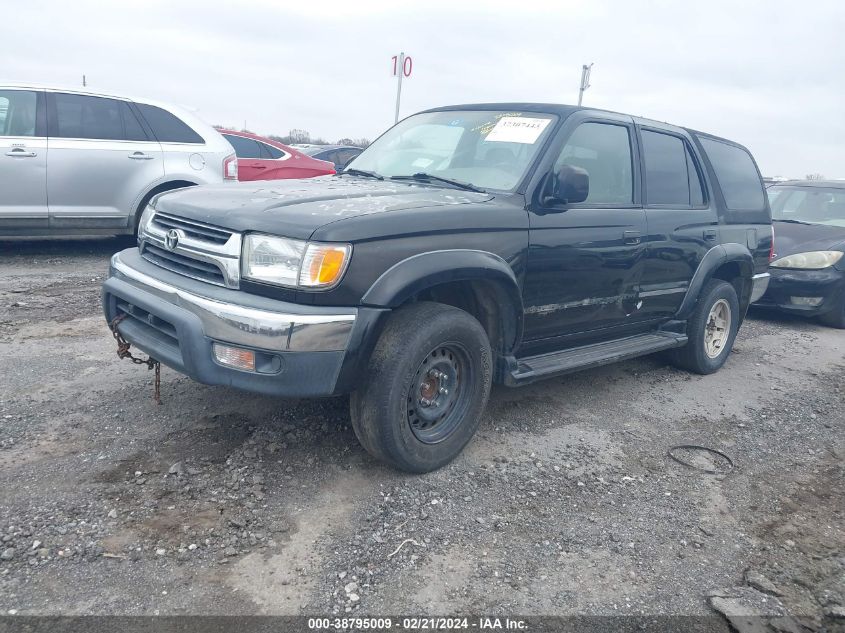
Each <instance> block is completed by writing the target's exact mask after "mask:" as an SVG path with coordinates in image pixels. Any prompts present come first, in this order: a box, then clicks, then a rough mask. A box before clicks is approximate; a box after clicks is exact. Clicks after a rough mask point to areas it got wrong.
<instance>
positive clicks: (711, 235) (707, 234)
mask: <svg viewBox="0 0 845 633" xmlns="http://www.w3.org/2000/svg"><path fill="white" fill-rule="evenodd" d="M704 239H705V240H715V239H716V229H704Z"/></svg>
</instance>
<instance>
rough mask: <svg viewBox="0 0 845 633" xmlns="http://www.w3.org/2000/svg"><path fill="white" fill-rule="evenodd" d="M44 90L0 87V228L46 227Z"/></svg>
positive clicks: (11, 229)
mask: <svg viewBox="0 0 845 633" xmlns="http://www.w3.org/2000/svg"><path fill="white" fill-rule="evenodd" d="M43 99H44V93H43V92H39V91H35V90H8V89H3V90H0V231H3V230H8V231H11V232H13V231H15V230H16V229H31V228H47V132H46V130H45V129H44V128H45V127H46V125H45V121H44V116H43V112H44V104H43Z"/></svg>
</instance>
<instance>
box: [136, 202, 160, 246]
mask: <svg viewBox="0 0 845 633" xmlns="http://www.w3.org/2000/svg"><path fill="white" fill-rule="evenodd" d="M155 212H156V210H155V209H153V207H152V205H149V204H148V205H147V206H146V207H145V208H144V212H143V213H142V214H141V217H140V219H139V220H138V241H139V242H140V241H141V237H142V236H143V235H144V233H145V232H146V229H147V225H149V223H150V222H152V221H153V216H154V215H155Z"/></svg>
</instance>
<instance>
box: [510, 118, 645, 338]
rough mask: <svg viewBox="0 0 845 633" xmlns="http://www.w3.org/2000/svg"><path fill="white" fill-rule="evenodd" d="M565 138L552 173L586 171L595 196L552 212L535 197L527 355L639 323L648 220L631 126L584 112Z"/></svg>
mask: <svg viewBox="0 0 845 633" xmlns="http://www.w3.org/2000/svg"><path fill="white" fill-rule="evenodd" d="M560 136H561V137H562V140H561V143H562V146H561V145H558V146H557V149H554V146H553V147H552V149H551V153H552V154H553V156H554V161H553V163H552V164H551V165H550V166H549V172H550V173H554V172H555V171H556V169H557V168H558V167H559V166H560V165H563V164H567V165H572V166H575V167H580V168H582V169H584V170H586V171H587V173H588V175H589V178H590V182H589V196H588V198H587V200H586V201H584V202H580V203H576V204H568V205H565V206H563V207H549V208H546V207H545V206H544V205H543V202H542V199H543V198H544V196H542V195H540V196H536V195H535V198H536V200H535V202H534V203H533V204H535V205H536V207H535V208H532V209H531V210H532V213H531V214H530V215H529V219H530V234H529V242H530V243H529V255H528V267H527V271H526V275H525V284H524V291H523V301H524V304H525V339H526V343H527V344H526V345H524V348H523V349H524V351H525V352H526V353H531V352H532V351H533V352H537V351H540V350H539V349H538V348H540V347H547V348H549V349H553V348H556V347H567V346H570V345H575V344H584V343H589V342H592V341H597V340H602V339H604V338H611V337H613V336H617V335H618V334H617V333H616V332H618V331H619V330H622V329H625V327H626V326H628V325H630V324H631V323H632V321H633V320H635V319H636V316H637V315H636V313H637V300H636V294H635V290H636V287H637V284H638V283H639V279H640V276H641V274H642V261H643V252H644V246H643V240H642V238H643V236H644V235H645V232H646V221H645V212H644V211H643V209H642V206H641V204H640V202H639V184H638V183H639V163H638V161H637V159H636V137H635V133H634V127H633V122H632V119H631V118H630V117H625V116H622V115H618V116H616V115H610V114H608V115H603V116H601V117H599V116H594V115H591V114H590V113H589V112H585V113H583V114H581V113H579V114H575V115H572V116H571V117H570V118H569V119H567V121H566V123H565V125H564V127H563V129H562V130H561V133H560ZM612 332H613V333H612Z"/></svg>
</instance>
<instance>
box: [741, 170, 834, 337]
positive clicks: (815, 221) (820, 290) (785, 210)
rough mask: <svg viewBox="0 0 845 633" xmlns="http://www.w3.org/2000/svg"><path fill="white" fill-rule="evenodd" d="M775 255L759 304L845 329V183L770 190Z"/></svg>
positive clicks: (818, 182) (782, 186)
mask: <svg viewBox="0 0 845 633" xmlns="http://www.w3.org/2000/svg"><path fill="white" fill-rule="evenodd" d="M768 193H769V201H770V203H771V207H772V220H773V226H774V230H775V247H774V248H775V254H774V259H773V261H772V263H771V270H770V272H771V280H770V281H769V288H768V290H767V291H766V294H765V295H764V296H763V297H762V298H761V299H760V300H759V301H758V302H757V304H756V305H758V306H761V307H770V308H777V309H779V310H783V311H785V312H791V313H793V314H802V315H806V316H817V317H819V319H820V320H821V321H822V322H823V323H825V324H827V325H830V326H833V327H837V328H845V259H843V252H844V251H845V180H839V181H830V180H828V181H824V180H797V181H789V182H783V183H779V184H776V185H773V186H771V187H769V189H768Z"/></svg>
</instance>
